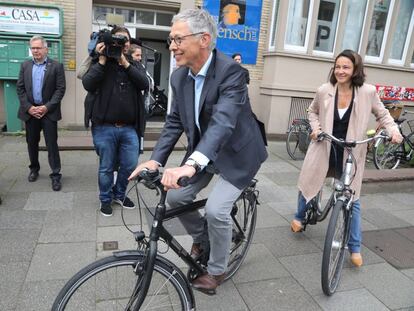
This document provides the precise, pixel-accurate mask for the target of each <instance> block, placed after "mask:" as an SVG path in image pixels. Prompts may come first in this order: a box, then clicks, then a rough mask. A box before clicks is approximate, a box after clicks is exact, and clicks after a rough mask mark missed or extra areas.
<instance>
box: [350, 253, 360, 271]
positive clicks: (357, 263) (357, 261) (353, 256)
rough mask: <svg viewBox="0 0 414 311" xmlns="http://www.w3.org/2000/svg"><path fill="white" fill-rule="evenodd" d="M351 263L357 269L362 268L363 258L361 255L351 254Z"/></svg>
mask: <svg viewBox="0 0 414 311" xmlns="http://www.w3.org/2000/svg"><path fill="white" fill-rule="evenodd" d="M351 262H352V264H353V265H354V266H355V267H358V268H359V267H361V266H362V256H361V253H351Z"/></svg>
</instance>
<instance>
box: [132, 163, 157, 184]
mask: <svg viewBox="0 0 414 311" xmlns="http://www.w3.org/2000/svg"><path fill="white" fill-rule="evenodd" d="M158 167H159V165H158V163H157V162H156V161H154V160H149V161H147V162H144V163H141V164H140V165H138V166H137V168H136V169H135V170H134V171H133V172H132V173H131V175H129V177H128V180H132V179H134V178H137V176H138V174H139V173H140V172H141V171H142V170H144V169H148V170H153V171H155V170H158Z"/></svg>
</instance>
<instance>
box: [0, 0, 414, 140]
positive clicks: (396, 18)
mask: <svg viewBox="0 0 414 311" xmlns="http://www.w3.org/2000/svg"><path fill="white" fill-rule="evenodd" d="M223 1H224V0H223ZM226 1H227V2H229V3H230V2H231V3H234V4H239V5H245V6H246V5H249V3H250V4H253V5H257V4H258V5H260V6H261V15H260V31H259V36H258V38H257V41H258V42H257V56H256V61H255V64H251V65H245V66H246V68H247V69H249V71H250V77H251V82H250V85H249V94H250V98H251V102H252V104H253V109H254V111H255V113H256V114H257V115H258V117H259V118H260V119H261V120H262V121H263V122H264V123H265V125H266V129H267V132H268V134H269V135H270V136H275V137H279V136H280V137H281V136H283V135H284V134H285V133H286V130H287V128H288V125H289V123H290V120H291V119H292V118H293V117H295V116H300V115H303V114H304V111H305V108H304V107H306V105H308V104H309V103H310V100H311V99H312V97H313V96H314V94H315V91H316V88H317V87H318V86H319V85H320V84H322V83H324V82H326V81H327V80H328V74H329V71H330V69H331V68H332V65H333V59H334V57H335V55H337V54H338V53H339V52H340V51H342V50H343V49H347V48H350V49H353V50H356V51H358V52H359V53H360V54H361V55H362V57H363V59H364V62H365V65H366V73H367V82H369V83H372V84H380V85H398V86H403V87H414V36H413V28H414V1H413V0H232V1H230V0H226ZM15 2H16V3H26V4H28V5H30V6H33V5H36V4H39V5H47V4H48V5H54V6H58V7H60V8H62V9H63V12H64V16H63V17H64V32H63V37H62V39H63V45H64V53H63V62H64V65H65V70H66V80H67V91H66V95H65V97H64V100H63V102H62V114H63V119H62V121H61V122H60V127H63V128H82V127H83V111H84V110H83V101H84V97H85V91H84V90H83V87H82V83H81V81H80V80H78V79H77V78H76V68H77V67H78V66H79V65H80V64H81V62H82V60H83V59H84V58H85V57H86V56H87V46H88V43H89V41H90V34H91V32H92V31H98V30H100V29H104V28H106V27H107V21H106V19H105V16H107V15H108V13H111V14H118V15H122V16H123V19H124V25H125V26H126V27H127V28H128V29H129V30H130V32H131V35H132V36H135V37H139V38H140V39H141V41H142V43H143V44H144V46H145V47H146V48H144V62H145V64H146V67H147V68H148V70H149V71H150V72H151V73H152V74H153V76H154V80H155V82H156V84H157V85H158V86H159V87H160V88H161V89H165V91H166V93H168V88H169V87H168V85H169V75H170V72H171V69H172V68H173V66H174V61H173V59H172V57H171V55H170V53H169V51H168V46H167V45H166V38H167V36H168V33H169V30H170V21H171V17H172V16H173V15H174V14H176V13H177V12H180V11H181V10H184V9H187V8H194V7H197V6H198V7H202V6H203V5H204V4H205V3H203V1H202V0H196V1H194V0H175V1H173V0H140V1H134V0H116V1H105V0H53V1H52V0H47V1H46V0H43V1H22V0H15ZM246 14H248V12H247V13H246ZM240 52H242V53H243V51H240ZM74 64H76V66H74ZM0 83H1V82H0ZM0 89H2V87H1V86H0ZM3 106H4V99H3V94H0V107H3ZM1 109H2V108H0V121H1V120H2V119H3V120H4V111H2V110H1Z"/></svg>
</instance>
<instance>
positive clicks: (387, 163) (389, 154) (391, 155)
mask: <svg viewBox="0 0 414 311" xmlns="http://www.w3.org/2000/svg"><path fill="white" fill-rule="evenodd" d="M402 154H403V144H391V142H389V141H387V140H385V139H384V138H381V139H379V140H378V141H377V142H376V143H375V145H374V164H375V167H376V168H377V169H379V170H382V169H395V168H397V167H398V165H400V161H401V160H400V157H399V155H402Z"/></svg>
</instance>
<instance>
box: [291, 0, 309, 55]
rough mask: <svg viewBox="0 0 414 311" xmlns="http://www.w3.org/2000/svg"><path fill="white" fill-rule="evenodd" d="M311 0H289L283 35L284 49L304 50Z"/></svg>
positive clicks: (306, 42) (306, 40)
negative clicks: (284, 33) (284, 34)
mask: <svg viewBox="0 0 414 311" xmlns="http://www.w3.org/2000/svg"><path fill="white" fill-rule="evenodd" d="M312 6H313V0H290V1H289V10H288V18H287V28H286V37H285V49H287V50H289V49H291V50H298V51H303V52H305V51H306V46H307V44H308V37H309V27H310V20H311V18H312V16H311V10H310V8H311V7H312Z"/></svg>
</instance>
